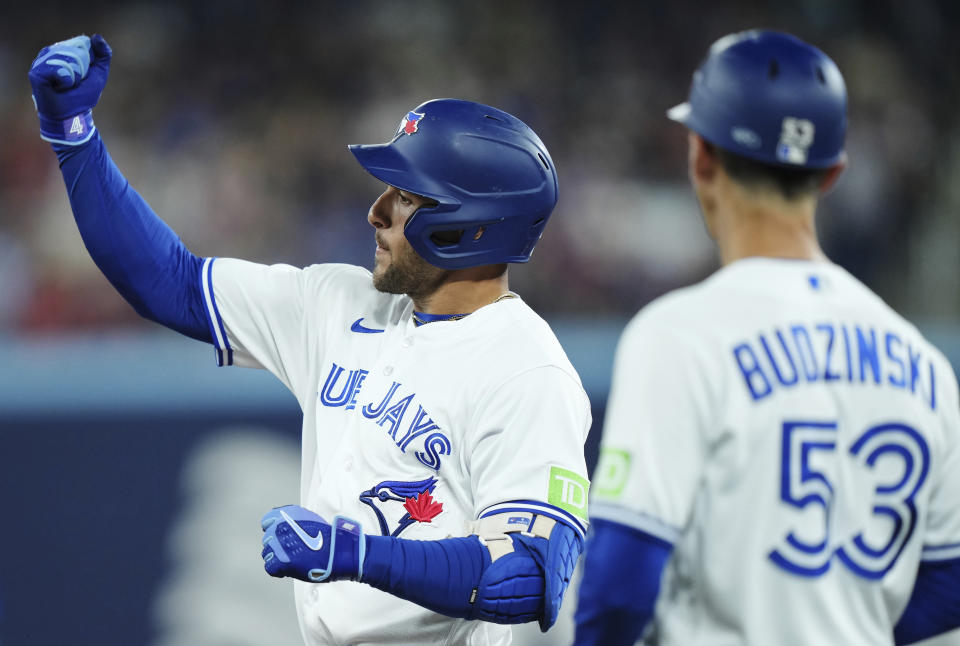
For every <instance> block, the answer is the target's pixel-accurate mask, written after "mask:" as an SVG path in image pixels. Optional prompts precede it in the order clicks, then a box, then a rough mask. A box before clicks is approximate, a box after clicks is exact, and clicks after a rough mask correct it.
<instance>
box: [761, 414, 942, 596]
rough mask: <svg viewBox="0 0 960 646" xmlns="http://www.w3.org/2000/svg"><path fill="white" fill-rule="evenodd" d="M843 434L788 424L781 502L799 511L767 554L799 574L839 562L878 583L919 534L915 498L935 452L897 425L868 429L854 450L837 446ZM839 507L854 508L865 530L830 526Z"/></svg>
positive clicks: (833, 426) (827, 426)
mask: <svg viewBox="0 0 960 646" xmlns="http://www.w3.org/2000/svg"><path fill="white" fill-rule="evenodd" d="M841 435H844V433H842V432H841V429H839V428H838V424H837V422H835V421H798V420H795V421H784V423H783V427H782V449H781V470H780V499H781V500H782V501H783V503H785V504H786V505H788V506H790V507H793V508H795V513H794V514H790V516H791V517H792V518H794V519H795V525H794V526H792V527H790V528H788V529H787V532H786V534H785V535H784V536H783V538H782V539H781V541H780V543H779V544H778V545H777V546H776V547H775V548H774V549H772V550H771V551H770V553H769V555H768V556H769V558H770V560H771V561H772V562H773V563H775V564H776V565H777V566H778V567H780V568H782V569H784V570H786V571H787V572H791V573H793V574H797V575H800V576H805V577H819V576H821V575H823V574H824V573H826V572H827V571H828V570H829V569H830V567H831V566H833V565H834V564H839V565H842V566H843V567H846V568H848V569H849V570H850V571H852V572H853V573H855V574H857V575H858V576H861V577H863V578H865V579H880V578H883V576H884V575H885V574H886V573H887V572H889V571H890V569H891V568H892V567H893V566H894V564H895V563H896V562H897V559H898V558H899V556H900V554H901V553H902V552H903V550H904V548H905V547H906V546H907V544H908V543H909V542H910V539H911V537H912V536H913V534H914V529H915V528H916V526H917V507H916V504H915V502H914V498H915V497H916V496H917V493H918V492H919V491H920V488H921V487H922V486H923V483H924V481H925V480H926V478H927V473H928V470H929V466H930V450H929V448H928V447H927V443H926V441H925V440H924V439H923V436H922V435H921V434H920V433H919V432H918V431H917V430H916V429H914V428H911V427H910V426H908V425H906V424H902V423H898V422H888V423H883V424H877V425H875V426H871V427H869V428H867V429H866V430H864V431H862V432H861V433H860V434H859V435H857V436H856V437H855V439H854V441H853V443H852V444H851V445H850V446H849V448H847V447H843V446H839V445H838V437H840V436H841ZM865 482H866V483H869V486H864V483H865ZM837 506H840V508H842V509H846V510H848V511H849V510H854V512H855V513H854V514H852V515H853V517H855V518H857V519H860V521H859V522H860V523H862V526H860V527H856V526H854V527H845V528H843V529H842V535H840V532H837V531H836V530H837V528H834V527H831V524H832V523H831V519H832V518H833V517H834V513H833V509H834V508H835V507H837ZM840 516H844V515H841V514H838V515H837V517H840ZM814 518H816V520H815V521H814V520H812V519H814Z"/></svg>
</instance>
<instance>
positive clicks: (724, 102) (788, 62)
mask: <svg viewBox="0 0 960 646" xmlns="http://www.w3.org/2000/svg"><path fill="white" fill-rule="evenodd" d="M667 116H669V117H670V118H671V119H673V120H674V121H679V122H680V123H682V124H684V125H686V126H687V127H688V128H690V130H693V131H694V132H696V133H697V134H699V135H700V136H701V137H703V138H704V139H706V140H707V141H709V142H710V143H712V144H714V145H716V146H718V147H720V148H723V149H724V150H727V151H729V152H732V153H734V154H737V155H740V156H743V157H747V158H750V159H753V160H756V161H759V162H762V163H766V164H773V165H777V166H786V167H794V168H811V169H813V168H827V167H829V166H832V165H834V164H836V163H837V162H839V161H841V160H842V159H843V142H844V137H845V136H846V131H847V88H846V85H845V84H844V82H843V76H842V75H841V74H840V70H839V68H837V65H836V63H834V62H833V61H832V60H831V59H830V57H828V56H827V55H826V54H824V53H823V52H822V51H820V50H819V49H817V48H816V47H814V46H812V45H809V44H807V43H805V42H803V41H802V40H800V39H799V38H796V37H794V36H791V35H789V34H784V33H781V32H777V31H769V30H752V31H744V32H740V33H736V34H730V35H728V36H724V37H723V38H721V39H720V40H718V41H717V42H715V43H714V44H713V45H712V46H711V47H710V51H709V53H708V54H707V57H706V59H704V61H703V62H702V63H701V64H700V67H699V68H698V69H697V71H696V72H694V75H693V83H692V84H691V86H690V98H689V100H688V101H687V102H686V103H682V104H680V105H678V106H675V107H673V108H671V109H670V110H669V111H667Z"/></svg>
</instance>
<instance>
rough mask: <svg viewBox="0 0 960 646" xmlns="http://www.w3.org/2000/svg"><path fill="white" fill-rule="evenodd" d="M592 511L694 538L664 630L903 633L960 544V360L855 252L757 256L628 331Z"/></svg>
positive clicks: (736, 636)
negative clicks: (901, 622) (922, 567)
mask: <svg viewBox="0 0 960 646" xmlns="http://www.w3.org/2000/svg"><path fill="white" fill-rule="evenodd" d="M591 512H592V516H594V517H598V518H604V519H607V520H612V521H615V522H619V523H622V524H625V525H629V526H632V527H636V528H638V529H641V530H643V531H645V532H647V533H649V534H653V535H655V536H658V537H660V538H663V539H664V540H667V541H669V542H670V543H672V544H673V545H674V552H673V555H672V557H671V560H670V561H669V563H668V565H667V570H666V572H665V575H664V579H663V585H662V588H661V593H660V598H659V601H658V605H657V611H656V621H655V626H654V628H653V629H654V630H655V631H656V634H657V637H658V643H660V644H665V645H672V644H682V645H684V646H697V645H700V644H703V645H706V644H716V643H729V644H845V645H850V646H855V645H860V644H862V645H864V646H867V645H871V646H873V645H878V644H891V643H892V634H893V625H894V624H895V623H896V620H897V619H898V618H899V616H900V614H901V613H902V611H903V609H904V607H905V606H906V603H907V600H908V599H909V596H910V593H911V591H912V589H913V583H914V578H915V576H916V572H917V568H918V565H919V563H920V561H921V560H930V561H933V560H948V559H955V558H958V557H960V419H958V399H957V382H956V378H955V376H954V374H953V371H952V369H951V367H950V365H949V363H948V362H947V361H946V359H945V358H944V357H943V356H942V355H941V354H940V352H939V351H937V349H936V348H934V347H933V346H932V345H931V344H930V343H928V342H927V341H926V340H925V339H924V338H923V337H922V336H921V335H920V333H919V332H918V331H917V330H916V329H915V328H914V326H912V325H911V324H910V323H908V322H907V321H905V320H904V319H903V318H902V317H900V316H898V315H897V314H896V313H894V312H893V311H892V310H891V309H890V308H889V307H888V306H887V305H886V304H884V303H883V302H882V301H881V300H880V299H879V298H878V297H877V296H875V295H874V294H872V293H871V292H870V291H869V290H868V289H867V288H866V287H864V286H863V285H862V284H860V283H859V282H858V281H856V280H855V279H854V278H853V277H852V276H850V275H849V274H848V273H846V272H845V271H844V270H842V269H841V268H839V267H837V266H835V265H832V264H830V263H820V262H805V261H794V260H776V259H761V258H751V259H746V260H740V261H738V262H735V263H733V264H731V265H729V266H727V267H725V268H723V269H721V270H720V271H719V272H717V273H716V274H715V275H714V276H712V277H711V278H709V279H707V280H706V281H704V282H703V283H701V284H699V285H696V286H694V287H690V288H687V289H683V290H678V291H676V292H673V293H672V294H669V295H667V296H665V297H664V298H662V299H659V300H658V301H656V302H654V303H653V304H651V305H650V306H649V307H647V308H646V309H644V310H643V311H642V312H641V313H640V314H639V315H638V316H637V317H636V318H635V319H634V320H633V322H631V324H630V325H629V326H628V328H627V329H626V331H625V332H624V335H623V338H622V340H621V342H620V346H619V348H618V350H617V358H616V365H615V368H614V382H613V389H612V392H611V399H610V402H609V406H608V409H607V417H606V421H605V427H604V433H603V442H602V448H601V458H600V463H599V464H598V467H597V472H596V474H595V483H594V488H593V500H592V503H591Z"/></svg>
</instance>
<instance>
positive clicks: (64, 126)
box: [38, 110, 97, 146]
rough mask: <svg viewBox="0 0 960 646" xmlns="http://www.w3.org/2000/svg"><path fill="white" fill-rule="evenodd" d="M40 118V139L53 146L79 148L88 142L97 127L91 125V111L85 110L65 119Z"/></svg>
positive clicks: (41, 116)
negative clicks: (62, 145)
mask: <svg viewBox="0 0 960 646" xmlns="http://www.w3.org/2000/svg"><path fill="white" fill-rule="evenodd" d="M38 116H39V117H40V138H41V139H43V140H44V141H49V142H50V143H54V144H66V145H67V146H79V145H80V144H85V143H86V142H88V141H90V137H92V136H93V133H94V132H95V131H96V129H97V127H96V126H95V125H93V110H87V111H86V112H85V113H83V114H78V115H75V116H72V117H67V118H66V119H48V118H47V117H45V116H43V115H42V114H40V115H38Z"/></svg>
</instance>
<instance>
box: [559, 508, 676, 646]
mask: <svg viewBox="0 0 960 646" xmlns="http://www.w3.org/2000/svg"><path fill="white" fill-rule="evenodd" d="M672 549H673V546H672V545H670V543H667V542H666V541H663V540H661V539H659V538H657V537H655V536H651V535H650V534H647V533H645V532H642V531H640V530H638V529H633V528H631V527H627V526H625V525H621V524H619V523H614V522H611V521H606V520H602V519H599V518H595V519H593V520H592V521H591V528H590V536H589V537H588V539H587V550H586V554H585V555H584V563H583V580H582V581H581V582H580V595H579V599H578V600H577V612H576V615H575V616H574V619H575V621H576V625H577V628H576V639H575V640H574V644H575V646H589V645H594V644H597V645H599V644H602V645H604V646H617V645H618V644H622V645H623V646H633V644H634V643H635V642H636V641H637V639H639V638H640V636H641V635H642V634H643V630H644V629H645V628H646V626H647V624H648V623H649V622H650V619H651V618H652V617H653V610H654V607H655V605H656V602H657V595H658V594H659V593H660V577H661V575H662V574H663V568H664V566H665V565H666V563H667V559H669V558H670V553H671V551H672Z"/></svg>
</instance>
